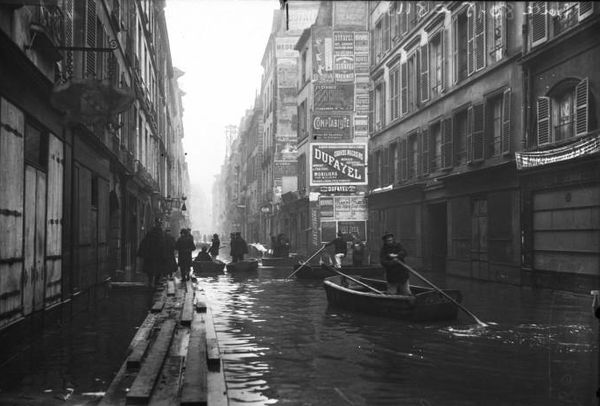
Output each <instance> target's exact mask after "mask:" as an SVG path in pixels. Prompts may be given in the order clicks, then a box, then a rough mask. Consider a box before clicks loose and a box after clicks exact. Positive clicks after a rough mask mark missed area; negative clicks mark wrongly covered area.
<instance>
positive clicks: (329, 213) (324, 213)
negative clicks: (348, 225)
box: [319, 196, 334, 218]
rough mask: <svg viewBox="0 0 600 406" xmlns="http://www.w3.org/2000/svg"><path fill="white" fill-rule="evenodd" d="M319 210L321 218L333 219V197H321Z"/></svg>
mask: <svg viewBox="0 0 600 406" xmlns="http://www.w3.org/2000/svg"><path fill="white" fill-rule="evenodd" d="M319 209H320V211H321V218H324V217H327V218H333V217H334V211H333V196H321V197H319Z"/></svg>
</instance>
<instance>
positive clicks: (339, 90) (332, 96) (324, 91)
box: [314, 83, 368, 111]
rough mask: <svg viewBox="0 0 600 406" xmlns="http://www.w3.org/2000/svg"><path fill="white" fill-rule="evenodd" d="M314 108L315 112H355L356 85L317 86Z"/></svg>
mask: <svg viewBox="0 0 600 406" xmlns="http://www.w3.org/2000/svg"><path fill="white" fill-rule="evenodd" d="M367 98H368V94H367ZM314 108H315V110H323V111H331V110H337V111H352V110H354V85H353V84H334V83H321V84H319V83H317V84H315V101H314Z"/></svg>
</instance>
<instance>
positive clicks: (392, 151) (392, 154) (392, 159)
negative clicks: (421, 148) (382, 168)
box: [388, 144, 397, 185]
mask: <svg viewBox="0 0 600 406" xmlns="http://www.w3.org/2000/svg"><path fill="white" fill-rule="evenodd" d="M396 148H397V147H396V144H391V145H390V147H389V149H388V154H389V158H388V167H389V169H388V184H389V185H393V184H394V183H395V182H394V180H395V179H394V178H395V177H396Z"/></svg>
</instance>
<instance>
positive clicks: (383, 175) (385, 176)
mask: <svg viewBox="0 0 600 406" xmlns="http://www.w3.org/2000/svg"><path fill="white" fill-rule="evenodd" d="M381 155H382V156H381V159H382V161H383V165H382V167H383V170H382V173H381V178H382V179H381V186H387V185H389V183H388V180H389V170H390V163H389V150H386V149H382V150H381Z"/></svg>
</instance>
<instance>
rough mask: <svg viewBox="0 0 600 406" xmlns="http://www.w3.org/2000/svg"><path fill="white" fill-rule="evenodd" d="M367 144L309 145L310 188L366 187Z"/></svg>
mask: <svg viewBox="0 0 600 406" xmlns="http://www.w3.org/2000/svg"><path fill="white" fill-rule="evenodd" d="M366 168H367V144H365V143H353V144H342V143H331V144H327V143H316V142H315V143H312V144H310V186H322V185H323V186H327V185H367V171H366Z"/></svg>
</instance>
